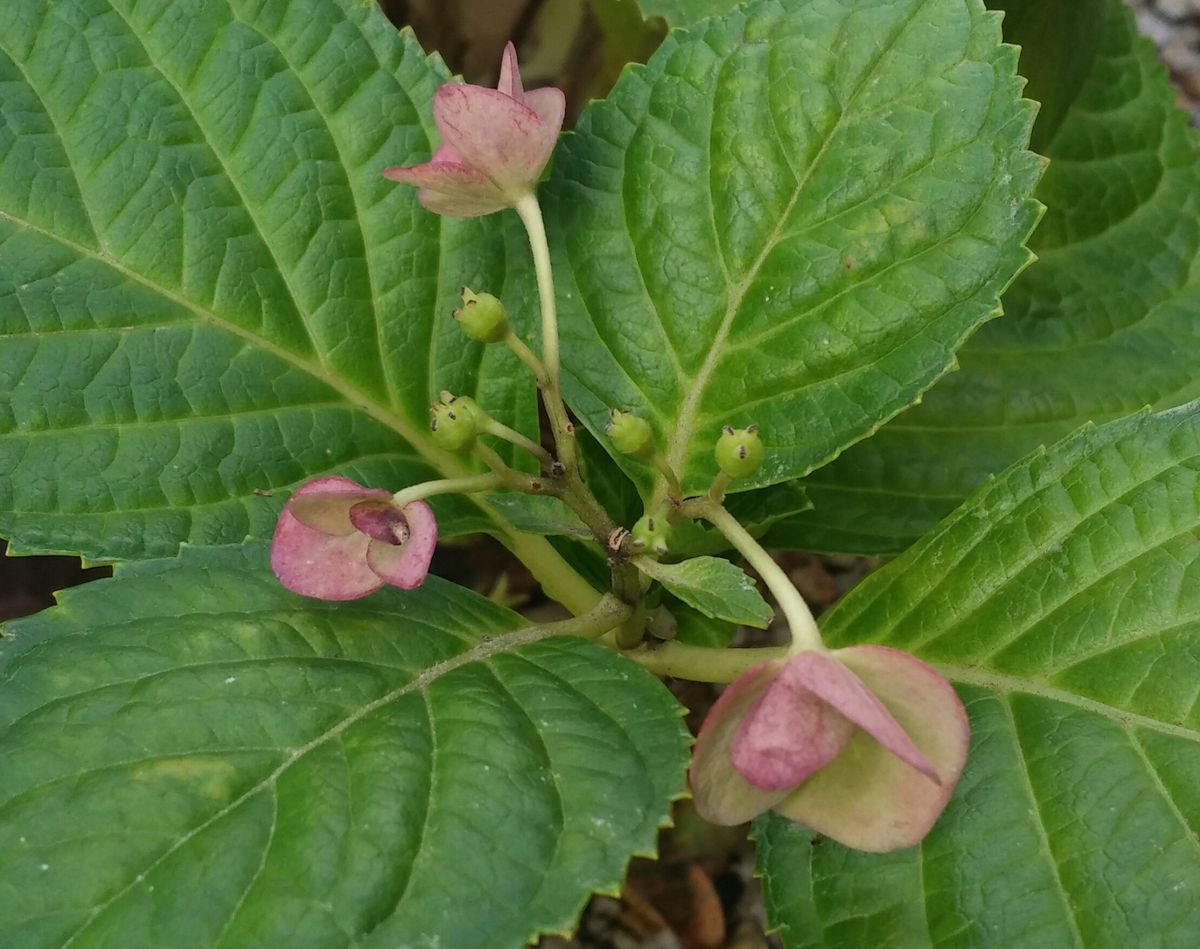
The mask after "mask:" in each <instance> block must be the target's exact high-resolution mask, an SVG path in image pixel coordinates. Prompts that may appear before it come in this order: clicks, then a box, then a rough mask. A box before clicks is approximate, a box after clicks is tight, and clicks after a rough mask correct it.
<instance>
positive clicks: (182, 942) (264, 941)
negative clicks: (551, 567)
mask: <svg viewBox="0 0 1200 949" xmlns="http://www.w3.org/2000/svg"><path fill="white" fill-rule="evenodd" d="M261 560H262V552H261V551H259V552H258V554H257V556H256V557H253V558H250V559H249V560H248V559H247V557H246V556H245V555H244V554H243V553H241V552H240V551H233V552H231V553H229V554H224V553H221V552H213V551H189V552H187V555H186V556H185V557H184V559H183V564H182V566H181V565H180V564H179V563H177V562H174V561H171V562H162V563H143V564H138V565H136V567H135V569H131V570H129V571H128V572H127V573H126V572H125V571H121V572H119V575H118V577H117V578H116V579H114V580H111V581H101V582H98V583H94V584H89V585H87V586H86V587H81V588H76V589H73V590H69V591H67V592H66V593H64V594H62V595H61V598H60V599H61V605H60V606H58V607H56V608H54V609H52V610H49V611H47V612H46V613H43V614H41V615H40V616H37V617H34V618H31V619H27V620H22V621H19V622H16V623H13V624H11V625H10V626H9V628H8V631H7V632H8V634H9V637H8V638H3V639H0V760H3V762H4V767H3V768H2V769H0V893H3V894H4V899H3V905H4V910H3V912H0V945H4V946H13V947H17V946H19V947H21V949H41V947H47V949H49V947H58V946H63V945H65V944H67V943H68V942H69V943H70V944H71V945H73V946H92V945H101V944H109V945H114V944H119V945H123V946H196V947H202V946H203V947H210V946H212V947H215V946H217V945H222V946H225V945H246V944H250V943H254V944H257V945H263V946H289V947H292V946H321V947H340V946H344V947H350V946H379V947H392V946H416V945H428V944H431V943H436V944H440V945H442V946H453V947H455V949H472V947H478V949H503V947H514V949H515V947H519V946H522V945H524V944H525V943H526V942H527V941H529V940H532V939H535V938H536V937H537V935H538V934H539V933H542V932H561V931H564V930H569V929H570V928H572V927H573V925H574V923H575V920H576V918H577V916H578V913H579V911H580V909H581V908H582V906H583V904H584V902H585V900H586V899H587V898H588V895H589V894H590V893H591V892H592V891H593V890H603V891H605V892H615V891H616V888H617V887H618V886H619V884H620V881H621V879H622V877H623V875H624V869H625V864H626V862H627V861H628V860H629V858H630V856H632V855H634V854H652V853H653V851H654V847H655V838H656V835H657V830H658V828H659V826H660V825H662V824H663V823H664V822H665V821H666V820H667V818H668V814H669V811H670V802H671V801H672V799H674V798H676V797H678V796H679V795H681V794H682V793H683V788H684V783H683V781H684V769H685V767H686V763H687V756H688V746H689V743H690V739H689V737H688V735H687V732H686V730H685V729H684V728H683V725H682V722H681V720H680V711H679V706H678V705H677V703H676V702H675V701H674V699H673V698H672V697H671V695H670V694H669V693H668V692H667V690H666V689H665V688H663V686H662V685H661V684H660V683H659V682H658V681H656V680H655V679H654V678H653V677H651V676H650V675H648V674H647V673H645V672H643V671H642V670H641V669H639V668H638V667H637V666H635V665H634V664H633V663H631V662H628V661H627V660H625V659H622V658H621V657H620V656H618V655H616V654H615V653H613V652H611V651H610V650H607V649H604V648H602V647H600V646H597V645H595V644H592V643H588V642H584V641H582V640H577V639H566V638H557V639H540V640H538V639H537V638H536V637H534V636H530V635H527V634H524V633H522V632H516V631H514V629H515V627H516V626H517V625H518V617H516V616H515V615H514V614H512V613H509V612H508V611H506V610H503V609H500V608H499V607H497V606H495V605H494V604H492V603H490V602H488V601H486V600H484V599H483V598H481V597H479V596H476V595H475V594H472V593H470V592H468V591H466V590H463V589H461V588H459V587H456V586H453V585H451V584H448V583H445V582H442V581H439V580H437V579H435V578H430V579H429V580H428V581H427V582H426V584H425V585H424V586H423V587H421V588H420V589H419V590H416V591H412V592H409V593H400V592H397V591H390V592H383V593H380V594H376V595H373V596H371V597H369V598H367V599H365V600H362V601H358V602H356V603H348V604H343V603H335V604H326V603H320V602H316V601H311V600H304V599H301V598H299V597H296V596H293V595H291V594H289V593H287V592H286V591H284V590H283V589H281V588H280V587H279V584H278V583H277V582H276V581H275V579H274V577H272V576H271V575H270V573H269V572H267V571H265V570H263V568H262V566H261ZM252 563H253V564H254V565H253V566H252V565H251V564H252Z"/></svg>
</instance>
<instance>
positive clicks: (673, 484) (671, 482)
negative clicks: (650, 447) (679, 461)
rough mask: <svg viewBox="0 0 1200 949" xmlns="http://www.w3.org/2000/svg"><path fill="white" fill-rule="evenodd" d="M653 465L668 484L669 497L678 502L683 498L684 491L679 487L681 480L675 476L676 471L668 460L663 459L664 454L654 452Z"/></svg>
mask: <svg viewBox="0 0 1200 949" xmlns="http://www.w3.org/2000/svg"><path fill="white" fill-rule="evenodd" d="M651 464H653V465H654V469H655V470H656V471H657V472H658V473H659V474H660V475H662V477H663V481H665V482H666V485H667V494H668V497H670V498H673V499H675V500H676V501H678V500H679V499H680V498H681V497H683V489H682V488H681V487H680V486H679V478H678V477H677V476H676V475H675V469H674V468H672V467H671V465H670V464H669V463H668V462H667V459H666V458H664V457H663V454H662V452H660V451H655V452H654V458H653V459H652V461H651Z"/></svg>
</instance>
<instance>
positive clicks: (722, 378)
mask: <svg viewBox="0 0 1200 949" xmlns="http://www.w3.org/2000/svg"><path fill="white" fill-rule="evenodd" d="M1016 58H1017V57H1016V51H1015V50H1014V49H1013V48H1012V47H1009V46H1004V45H1002V44H1001V36H1000V18H999V16H998V15H997V14H995V13H990V12H988V11H986V10H985V9H984V8H983V6H982V4H980V3H978V2H969V3H964V2H962V0H760V2H755V3H751V4H747V5H746V6H744V7H741V8H739V9H738V10H735V11H734V12H732V13H730V14H729V15H728V16H726V17H724V18H722V19H710V20H705V21H703V22H702V23H700V24H698V25H697V26H696V27H695V28H694V30H693V31H676V32H674V33H672V34H671V35H669V36H668V37H667V39H666V41H665V42H664V43H663V45H662V46H661V47H660V48H659V50H658V51H657V52H656V53H655V54H654V56H653V57H652V58H651V59H650V61H649V62H648V63H647V65H646V66H644V67H641V66H632V67H630V68H628V69H626V70H625V72H624V73H623V74H622V76H621V79H620V81H619V82H618V83H617V85H616V87H615V88H614V89H613V91H612V93H611V94H610V95H609V97H608V98H607V99H606V100H604V101H600V102H594V103H592V104H591V105H590V106H589V107H588V108H587V109H586V110H585V112H584V115H583V117H582V119H581V120H580V122H579V125H578V128H577V130H576V133H575V134H574V135H572V136H569V137H567V138H566V139H564V141H563V145H562V147H561V148H560V149H559V154H558V155H557V156H556V158H555V164H554V171H553V175H552V177H551V180H550V182H549V183H548V184H547V185H546V186H545V187H544V188H543V203H544V205H545V207H546V214H547V218H548V226H549V227H550V229H551V234H552V239H553V242H554V249H555V251H556V253H557V257H556V264H555V267H556V279H557V280H558V284H559V288H560V297H561V308H562V313H561V317H562V326H563V329H562V332H563V347H562V351H563V360H564V369H565V373H566V376H565V382H564V384H565V385H566V387H567V393H568V397H569V399H570V400H571V403H572V406H573V407H574V408H575V409H576V411H577V413H578V414H579V415H580V416H581V417H582V418H583V419H584V420H585V421H586V422H587V424H588V425H589V427H590V428H591V429H592V430H593V431H594V432H596V433H600V432H601V431H602V429H603V426H604V423H605V421H606V414H607V412H608V410H609V408H619V409H625V410H632V411H634V412H636V413H637V414H638V415H639V416H641V417H643V418H645V419H647V420H648V421H649V422H651V424H652V425H653V426H654V429H655V432H656V435H657V437H658V440H659V444H660V445H661V446H662V447H663V449H664V451H665V455H666V459H667V461H668V462H669V463H670V464H671V466H672V467H673V468H674V469H675V471H676V472H677V473H678V475H679V477H680V479H681V480H682V482H683V486H684V489H685V490H689V491H703V490H704V489H706V488H707V487H708V484H709V483H710V481H711V480H712V477H713V475H714V474H715V473H716V468H715V463H714V461H713V459H712V449H713V445H714V443H715V441H716V438H717V436H718V435H719V433H720V429H721V427H722V426H723V425H726V424H731V425H735V426H738V425H746V424H749V423H751V422H756V423H758V425H759V426H760V428H761V430H762V436H763V441H764V443H765V444H766V447H767V460H766V462H765V464H764V465H763V467H762V469H760V471H759V473H758V474H757V475H755V476H754V477H753V478H751V479H748V480H746V481H745V482H739V483H738V488H739V489H742V490H745V489H748V488H752V487H758V486H763V485H768V484H773V483H776V482H780V481H786V480H789V479H792V478H795V477H798V476H799V475H801V474H804V473H805V472H808V471H810V470H812V469H813V468H815V467H817V466H818V465H820V464H823V463H824V462H826V461H828V460H829V459H830V458H832V457H833V456H834V455H836V454H837V453H838V452H840V451H842V450H843V449H845V448H846V447H847V446H848V445H850V444H852V443H853V442H855V441H858V440H859V439H861V438H863V437H864V436H865V435H867V434H868V433H869V432H871V431H873V430H874V429H875V428H877V427H878V426H879V425H880V424H881V423H882V422H883V421H885V420H886V419H888V418H890V417H891V416H893V415H895V414H896V413H897V412H899V411H900V410H901V409H902V408H904V407H905V406H907V405H909V404H911V403H912V402H913V401H915V400H916V399H917V398H918V397H919V396H920V394H921V393H922V392H923V391H924V390H925V389H927V388H928V387H929V386H930V385H931V384H932V383H933V382H934V381H935V380H936V379H937V378H938V377H939V376H941V375H942V374H943V373H945V372H946V371H947V370H948V369H949V368H950V367H951V365H952V363H953V359H954V351H955V350H956V349H957V347H958V346H959V344H960V343H961V342H962V340H963V339H964V338H965V337H966V336H967V335H968V334H970V333H971V332H972V331H974V330H975V329H976V328H977V327H978V326H979V325H980V324H981V323H983V322H984V321H985V320H987V319H989V318H990V317H992V316H994V315H996V313H997V312H998V308H999V294H1000V291H1001V290H1002V289H1003V288H1004V287H1005V286H1006V285H1007V284H1008V282H1009V281H1010V280H1011V279H1012V278H1013V276H1014V275H1015V274H1016V273H1017V272H1018V271H1019V270H1020V269H1021V268H1022V267H1023V266H1024V265H1025V264H1026V263H1027V262H1028V260H1029V254H1028V252H1027V251H1026V250H1025V249H1024V248H1023V246H1022V242H1023V241H1024V239H1025V238H1026V237H1027V236H1028V234H1029V232H1030V231H1031V229H1032V228H1033V224H1034V222H1035V220H1036V218H1037V215H1038V213H1039V211H1038V206H1037V204H1036V203H1035V202H1034V201H1033V200H1032V199H1031V198H1030V197H1029V195H1030V192H1031V191H1032V189H1033V186H1034V184H1035V182H1036V180H1037V178H1038V175H1039V174H1040V170H1041V162H1040V160H1038V159H1037V158H1036V157H1035V156H1033V155H1032V154H1030V153H1029V152H1027V151H1026V150H1025V146H1026V144H1027V142H1028V136H1029V130H1030V127H1031V125H1032V121H1033V105H1032V103H1030V102H1028V101H1025V100H1023V99H1021V97H1020V92H1021V87H1022V85H1023V81H1022V80H1021V79H1019V78H1018V76H1017V75H1016ZM618 461H620V462H621V463H622V464H623V465H626V466H628V468H629V469H630V470H631V472H633V473H634V474H635V475H636V476H638V477H639V478H641V479H642V480H643V481H644V480H645V479H646V477H647V476H648V470H647V469H646V468H645V467H644V466H639V465H637V464H636V463H634V462H631V461H629V460H628V459H624V458H619V459H618Z"/></svg>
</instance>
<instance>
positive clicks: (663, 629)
mask: <svg viewBox="0 0 1200 949" xmlns="http://www.w3.org/2000/svg"><path fill="white" fill-rule="evenodd" d="M646 632H648V633H649V634H650V635H651V636H653V637H654V638H655V639H674V638H675V637H676V636H677V635H678V634H679V620H677V619H676V618H675V617H674V616H673V615H672V614H671V611H670V610H668V609H667V608H666V607H665V606H656V607H655V608H654V609H652V610H651V611H650V615H649V616H647V617H646Z"/></svg>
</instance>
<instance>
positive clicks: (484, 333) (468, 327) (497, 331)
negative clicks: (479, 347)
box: [454, 287, 508, 343]
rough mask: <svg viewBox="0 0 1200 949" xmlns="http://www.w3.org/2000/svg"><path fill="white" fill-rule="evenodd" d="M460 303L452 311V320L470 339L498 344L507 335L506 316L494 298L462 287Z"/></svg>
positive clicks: (499, 303) (502, 305)
mask: <svg viewBox="0 0 1200 949" xmlns="http://www.w3.org/2000/svg"><path fill="white" fill-rule="evenodd" d="M462 301H463V305H462V306H461V307H459V308H458V309H456V310H455V311H454V318H455V319H456V320H457V321H458V325H459V326H461V327H462V330H463V332H464V333H466V334H467V335H468V336H469V337H470V338H471V339H473V340H475V341H476V342H480V343H498V342H500V341H501V340H502V339H504V337H505V336H506V335H508V315H507V314H506V313H505V311H504V304H503V303H501V302H500V301H499V300H498V299H497V298H496V297H494V296H492V295H491V294H490V293H475V292H473V291H472V290H471V289H470V288H469V287H463V288H462Z"/></svg>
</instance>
